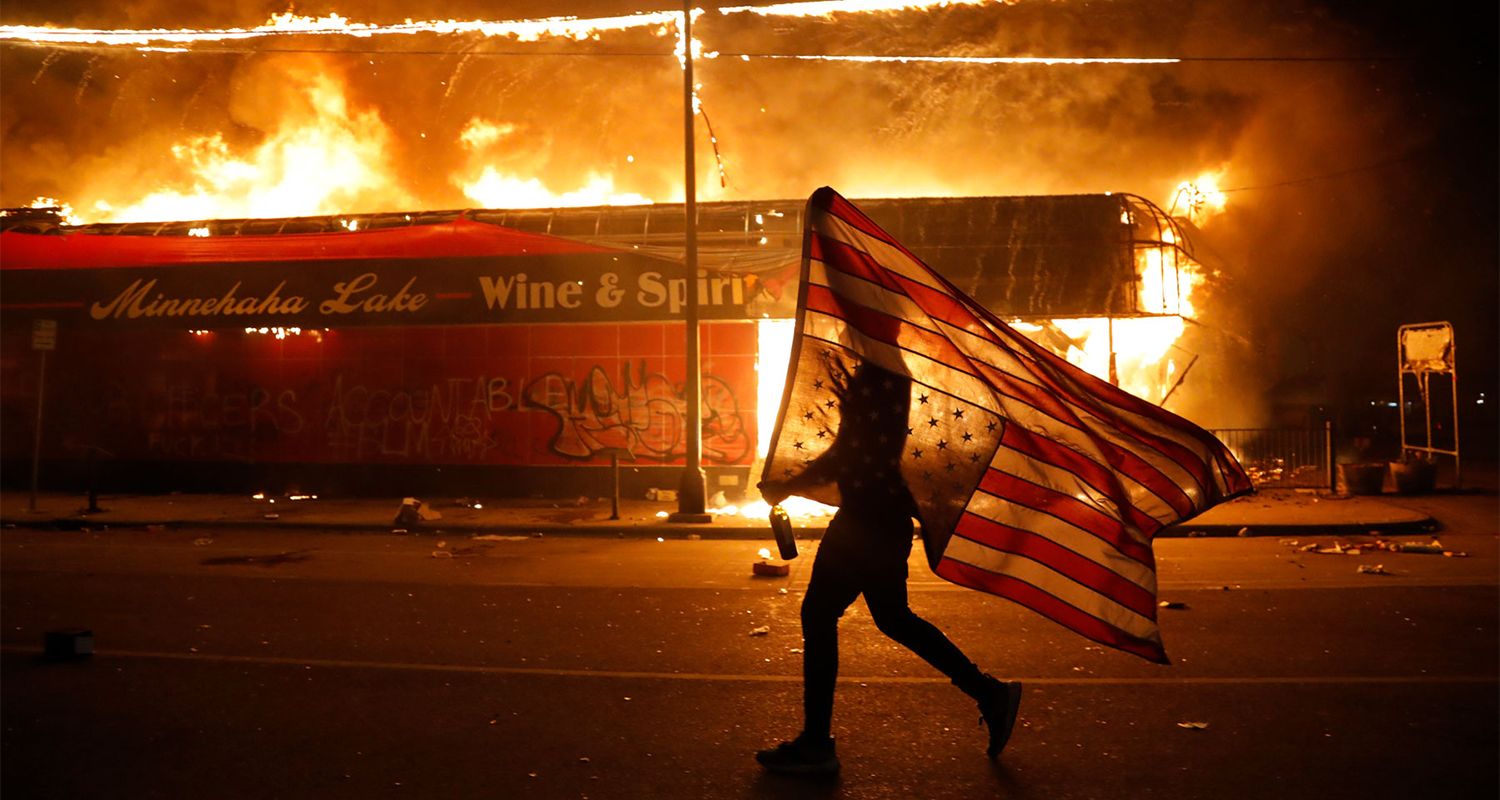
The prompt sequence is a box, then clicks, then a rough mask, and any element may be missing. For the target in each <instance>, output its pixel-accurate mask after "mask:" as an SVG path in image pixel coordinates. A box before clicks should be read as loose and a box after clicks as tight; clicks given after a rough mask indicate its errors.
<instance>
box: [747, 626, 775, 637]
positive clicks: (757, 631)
mask: <svg viewBox="0 0 1500 800" xmlns="http://www.w3.org/2000/svg"><path fill="white" fill-rule="evenodd" d="M770 632H771V626H770V625H762V626H760V627H759V628H751V629H750V635H751V636H765V635H766V634H768V633H770Z"/></svg>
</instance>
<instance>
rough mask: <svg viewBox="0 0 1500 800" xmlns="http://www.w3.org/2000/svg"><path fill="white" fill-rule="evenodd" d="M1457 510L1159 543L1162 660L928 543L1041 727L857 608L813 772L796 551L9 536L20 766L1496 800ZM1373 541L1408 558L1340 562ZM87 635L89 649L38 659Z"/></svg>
mask: <svg viewBox="0 0 1500 800" xmlns="http://www.w3.org/2000/svg"><path fill="white" fill-rule="evenodd" d="M1445 502H1447V503H1449V504H1453V503H1457V504H1458V505H1454V506H1452V507H1444V508H1442V509H1439V511H1440V512H1441V516H1439V518H1440V519H1444V520H1445V521H1450V520H1452V521H1455V522H1450V523H1449V527H1450V530H1449V531H1447V532H1446V533H1445V534H1444V537H1443V540H1444V542H1445V544H1446V546H1448V547H1450V548H1454V549H1458V550H1463V551H1465V552H1468V553H1469V554H1470V557H1468V558H1443V557H1441V556H1420V555H1411V554H1393V553H1385V552H1381V553H1374V554H1368V553H1367V554H1366V555H1361V556H1320V555H1311V554H1305V553H1302V552H1299V551H1298V550H1297V548H1296V547H1295V546H1293V545H1291V544H1289V543H1286V542H1283V541H1281V540H1276V539H1177V540H1164V541H1161V542H1158V545H1157V551H1158V557H1159V560H1160V573H1161V577H1162V592H1161V594H1162V597H1163V598H1164V599H1169V600H1173V601H1178V602H1181V603H1185V604H1186V606H1187V607H1186V608H1183V609H1170V610H1163V612H1162V625H1163V632H1164V636H1165V639H1166V642H1167V647H1168V652H1169V653H1170V654H1171V656H1172V657H1173V659H1174V661H1175V664H1174V665H1173V666H1171V667H1159V666H1155V665H1151V664H1146V663H1144V662H1141V661H1139V660H1138V659H1134V658H1133V657H1130V656H1125V655H1121V654H1118V653H1114V652H1105V651H1104V650H1102V649H1100V648H1098V647H1097V646H1094V645H1092V644H1091V643H1090V642H1087V641H1085V640H1083V639H1081V638H1079V637H1077V636H1074V635H1072V634H1069V633H1066V632H1064V631H1062V630H1061V629H1059V628H1058V627H1057V626H1055V625H1053V624H1052V623H1049V622H1047V621H1046V620H1044V619H1042V618H1040V617H1037V616H1035V615H1033V614H1031V613H1030V612H1026V611H1024V610H1021V609H1019V608H1017V607H1014V606H1012V605H1010V604H1008V603H1005V602H1003V601H1000V600H997V599H994V598H990V597H987V596H984V595H980V594H977V593H974V592H970V591H967V590H962V589H958V588H956V587H952V586H949V585H947V584H945V583H943V582H941V581H939V580H937V579H935V578H933V577H932V576H931V575H930V573H927V572H926V570H925V567H924V566H922V565H921V564H920V563H918V562H917V561H914V562H913V573H912V574H913V580H912V584H911V585H912V603H913V606H914V607H915V608H916V609H917V610H918V611H919V612H920V613H922V614H923V615H925V616H927V617H928V618H929V619H931V620H932V621H933V622H935V623H937V624H938V625H939V626H940V627H942V628H943V629H944V630H946V631H947V632H948V633H949V635H950V636H951V637H952V638H953V639H954V640H955V641H956V642H958V643H959V644H960V645H961V646H962V647H963V648H964V649H965V650H966V651H967V652H968V653H969V655H970V656H971V657H972V658H974V659H975V660H976V661H978V662H979V663H980V664H981V665H982V666H984V667H985V668H986V669H988V670H989V671H991V672H993V673H995V674H997V675H1001V676H1006V677H1019V678H1020V679H1022V680H1024V681H1025V682H1026V685H1027V690H1026V695H1025V698H1024V700H1023V704H1022V709H1021V717H1022V721H1021V725H1020V727H1018V729H1017V733H1016V735H1015V738H1014V740H1013V741H1012V744H1011V746H1010V748H1009V749H1008V750H1007V751H1006V753H1005V755H1004V756H1003V758H1002V760H1001V761H1000V762H999V763H998V764H992V763H991V762H990V761H988V760H987V759H986V758H985V757H984V753H983V746H984V736H983V733H982V731H981V729H980V728H978V727H977V718H978V717H977V713H976V712H975V711H974V708H973V705H972V703H970V702H969V701H968V700H967V699H966V698H964V697H963V696H962V695H961V694H960V693H959V692H958V691H957V690H956V689H954V688H953V687H951V686H949V685H947V683H946V682H945V681H944V680H943V679H942V678H940V677H938V676H936V674H935V673H933V672H932V671H931V670H930V669H929V668H928V667H927V666H926V665H925V664H923V663H921V662H920V661H919V660H917V659H916V658H915V657H914V656H912V655H910V654H909V653H907V652H905V651H904V650H901V649H899V648H898V647H896V646H895V645H893V644H892V643H890V642H889V641H887V640H886V639H884V638H883V637H882V636H881V635H880V634H879V633H878V632H877V631H876V630H875V629H874V626H873V625H872V624H871V622H870V620H869V616H868V614H867V613H866V612H865V610H864V608H863V606H862V605H859V604H857V605H856V606H855V607H854V608H853V609H851V612H850V614H849V615H848V616H847V617H846V620H845V622H844V624H843V642H842V644H843V652H842V656H843V658H842V673H843V675H844V676H845V677H844V679H843V681H842V682H841V684H840V687H839V696H838V706H837V709H836V712H835V723H834V724H835V733H836V734H837V736H838V738H839V748H840V756H841V758H842V760H843V763H844V770H843V773H842V774H841V775H840V776H839V777H838V778H837V779H836V780H831V781H821V782H809V781H805V780H790V779H784V778H779V777H775V776H767V775H763V774H762V773H761V772H760V770H759V768H758V767H757V766H756V764H755V763H754V761H753V759H752V757H751V754H752V753H753V751H754V750H755V749H757V748H759V747H762V746H765V745H767V744H769V743H772V742H774V741H775V740H777V739H778V738H782V737H789V736H791V735H793V734H795V733H796V730H797V727H798V723H799V718H798V714H799V705H798V704H799V697H800V686H799V683H798V681H799V678H798V674H799V669H800V663H801V662H800V654H799V652H798V650H797V648H799V647H800V645H801V642H800V636H799V633H798V629H797V606H798V603H799V601H800V595H801V592H802V590H803V588H804V587H805V585H806V570H807V568H808V567H809V566H810V558H809V557H810V556H811V552H805V553H804V557H803V558H802V559H799V560H798V561H796V562H794V567H795V569H794V570H793V573H792V575H791V577H789V578H785V579H774V578H755V577H752V576H751V575H750V565H751V563H752V562H753V561H754V560H755V559H756V557H757V556H756V552H755V551H756V550H757V548H758V547H760V546H770V543H769V542H764V543H758V542H736V541H682V540H674V541H666V542H654V541H640V540H633V539H619V540H613V539H607V538H587V539H572V538H547V537H544V538H530V537H527V538H499V539H492V540H485V539H474V538H470V537H468V536H464V537H450V538H448V539H440V538H436V537H431V536H423V537H403V536H395V535H390V534H380V535H373V534H372V535H353V534H329V533H311V532H297V531H288V532H265V531H240V532H226V531H219V532H215V533H213V534H212V535H207V534H205V533H203V532H195V531H191V530H183V531H171V532H144V531H112V532H107V533H80V532H66V533H65V532H31V531H18V530H7V531H4V532H3V533H0V617H3V626H4V635H3V637H0V645H3V649H0V668H3V679H0V716H3V736H0V759H3V764H0V791H3V793H4V795H5V797H7V798H29V797H88V796H96V797H120V798H135V797H163V798H185V797H216V798H217V797H225V798H239V797H256V798H259V797H360V798H364V797H423V798H425V797H437V798H464V797H539V798H554V797H557V798H576V797H592V798H606V797H619V798H636V797H663V798H678V797H682V798H698V797H733V798H742V797H743V798H756V797H793V798H796V797H841V798H843V797H847V798H866V797H868V798H883V797H903V798H904V797H913V798H976V797H1005V798H1012V797H1014V798H1136V797H1142V798H1149V797H1160V798H1173V799H1174V800H1182V799H1184V798H1261V797H1285V798H1315V797H1316V798H1328V797H1359V798H1384V797H1391V798H1397V797H1400V798H1408V797H1440V798H1464V797H1475V798H1494V797H1496V796H1497V793H1500V781H1497V771H1500V766H1497V753H1500V702H1497V701H1500V618H1497V617H1500V591H1497V574H1500V571H1497V564H1500V559H1497V542H1496V535H1495V534H1496V530H1495V522H1494V519H1495V518H1494V508H1495V503H1496V500H1495V498H1494V496H1492V495H1491V496H1485V497H1472V498H1449V499H1448V500H1446V501H1445ZM1313 541H1318V542H1323V543H1327V542H1328V540H1327V539H1305V540H1301V542H1299V543H1306V542H1313ZM810 549H811V548H809V547H805V548H804V550H810ZM1375 563H1380V564H1383V565H1384V566H1385V568H1386V570H1387V571H1388V572H1391V573H1393V574H1389V575H1369V574H1361V573H1358V572H1357V571H1356V567H1357V566H1358V565H1360V564H1375ZM783 590H785V591H783ZM68 626H85V627H88V628H90V629H92V630H93V631H94V633H95V637H96V643H97V648H98V653H97V654H96V655H95V656H94V657H93V658H92V659H89V660H87V661H84V662H79V663H54V662H47V661H45V660H43V659H42V658H41V657H40V654H39V651H40V645H41V641H42V634H43V632H44V631H46V630H50V629H55V628H61V627H68ZM762 626H764V627H768V628H769V632H768V633H765V634H761V635H752V632H753V631H755V630H756V629H757V628H760V627H762ZM1181 723H1206V727H1201V728H1194V727H1183V726H1182V725H1181Z"/></svg>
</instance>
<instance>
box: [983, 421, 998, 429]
mask: <svg viewBox="0 0 1500 800" xmlns="http://www.w3.org/2000/svg"><path fill="white" fill-rule="evenodd" d="M984 429H985V430H987V431H993V430H995V421H994V420H990V421H989V422H986V423H985V424H984Z"/></svg>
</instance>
